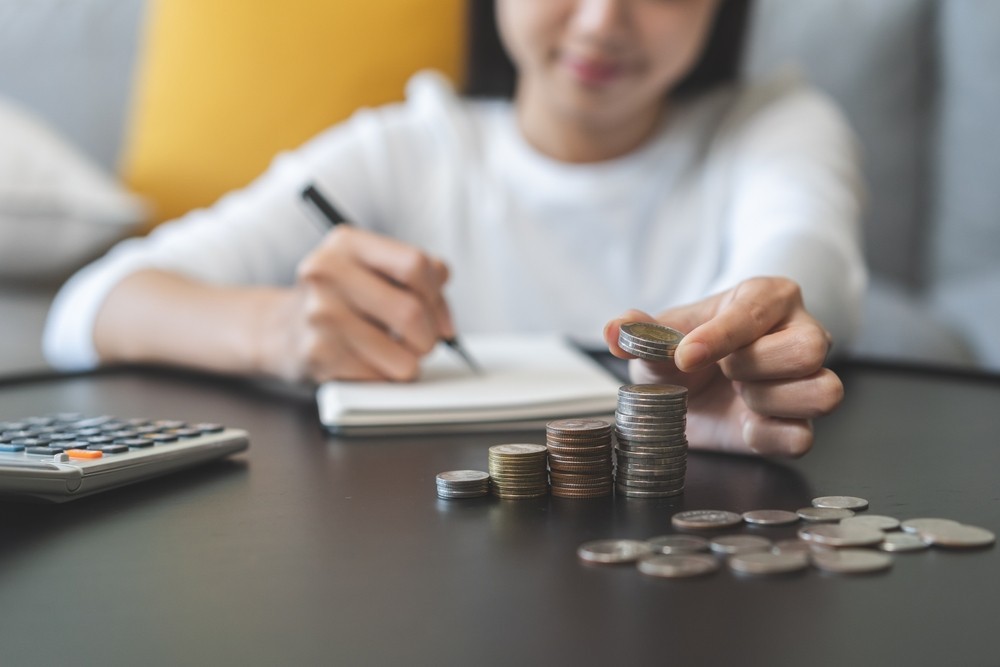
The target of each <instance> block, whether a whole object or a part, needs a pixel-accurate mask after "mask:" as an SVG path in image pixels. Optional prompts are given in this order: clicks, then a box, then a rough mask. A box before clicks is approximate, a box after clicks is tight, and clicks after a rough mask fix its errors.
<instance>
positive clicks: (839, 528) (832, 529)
mask: <svg viewBox="0 0 1000 667" xmlns="http://www.w3.org/2000/svg"><path fill="white" fill-rule="evenodd" d="M799 537H800V538H801V539H803V540H806V541H807V542H816V543H818V544H826V545H828V546H831V547H838V548H839V547H867V546H871V545H873V544H879V543H880V542H882V539H883V538H884V537H885V533H883V532H882V531H881V530H879V529H878V528H871V527H870V526H843V525H840V524H834V523H822V524H818V525H814V526H806V527H805V528H803V529H802V530H800V531H799Z"/></svg>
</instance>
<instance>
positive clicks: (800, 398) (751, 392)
mask: <svg viewBox="0 0 1000 667" xmlns="http://www.w3.org/2000/svg"><path fill="white" fill-rule="evenodd" d="M626 322H659V323H660V324H665V325H667V326H670V327H673V328H675V329H678V330H680V331H682V332H684V333H685V334H686V335H685V337H684V340H683V341H681V343H680V345H678V346H677V350H676V351H675V354H674V363H669V362H667V363H662V362H648V361H643V360H640V359H635V358H634V357H633V356H632V355H630V354H628V353H626V352H623V351H622V349H621V348H619V347H618V332H619V327H620V326H621V325H622V324H624V323H626ZM604 338H605V340H606V341H607V343H608V349H610V350H611V353H612V354H614V355H615V356H617V357H620V358H623V359H633V361H632V362H631V364H630V369H629V370H630V374H631V376H632V379H633V381H634V382H637V383H666V384H681V385H685V386H686V387H688V389H689V390H690V394H689V396H688V426H687V433H688V440H689V442H690V444H691V446H692V447H695V448H700V449H714V450H721V451H728V452H738V453H755V454H761V455H769V456H770V455H777V456H801V455H802V454H805V453H806V452H807V451H809V448H810V447H812V443H813V429H812V421H811V420H812V419H813V418H814V417H819V416H821V415H824V414H827V413H829V412H831V411H832V410H833V409H834V408H836V407H837V405H839V404H840V401H841V400H842V399H843V395H844V388H843V385H842V384H841V382H840V378H838V377H837V376H836V374H834V373H833V371H831V370H829V369H827V368H824V367H823V364H824V362H825V360H826V355H827V353H828V351H829V349H830V344H831V339H830V335H829V334H828V333H827V332H826V330H825V329H823V327H822V326H821V325H820V324H819V322H818V321H817V320H816V319H815V318H813V317H812V316H811V315H809V313H807V312H806V310H805V306H804V305H803V302H802V294H801V292H800V291H799V288H798V285H796V284H795V283H794V282H792V281H791V280H788V279H785V278H754V279H751V280H747V281H744V282H743V283H740V284H739V285H737V286H736V287H734V288H733V289H731V290H728V291H726V292H722V293H721V294H717V295H715V296H711V297H709V298H707V299H704V300H702V301H699V302H697V303H694V304H691V305H688V306H682V307H680V308H674V309H671V310H667V311H665V312H663V313H661V314H660V315H659V316H657V317H656V318H655V319H654V318H653V317H651V316H649V315H647V314H646V313H643V312H640V311H629V312H627V313H625V314H624V315H622V316H621V317H619V318H617V319H615V320H612V321H610V322H608V324H607V325H605V327H604Z"/></svg>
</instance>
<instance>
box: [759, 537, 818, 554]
mask: <svg viewBox="0 0 1000 667" xmlns="http://www.w3.org/2000/svg"><path fill="white" fill-rule="evenodd" d="M832 548H833V547H825V546H823V545H822V544H814V543H811V542H806V541H805V540H799V539H794V538H793V539H788V540H778V541H777V542H775V543H774V546H773V547H771V551H773V552H774V553H776V554H784V553H804V554H810V553H812V552H813V551H816V550H817V549H832Z"/></svg>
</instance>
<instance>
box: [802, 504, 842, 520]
mask: <svg viewBox="0 0 1000 667" xmlns="http://www.w3.org/2000/svg"><path fill="white" fill-rule="evenodd" d="M796 514H798V515H799V518H800V519H805V520H806V521H840V520H841V519H846V518H847V517H849V516H854V512H853V511H851V510H848V509H836V508H832V507H803V508H802V509H800V510H798V511H797V512H796Z"/></svg>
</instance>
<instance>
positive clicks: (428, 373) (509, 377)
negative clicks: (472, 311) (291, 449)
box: [317, 336, 621, 435]
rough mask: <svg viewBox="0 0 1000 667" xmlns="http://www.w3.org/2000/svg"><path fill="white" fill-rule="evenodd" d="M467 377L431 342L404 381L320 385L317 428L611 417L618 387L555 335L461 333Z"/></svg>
mask: <svg viewBox="0 0 1000 667" xmlns="http://www.w3.org/2000/svg"><path fill="white" fill-rule="evenodd" d="M462 345H463V346H464V347H465V348H466V349H467V350H468V351H469V352H470V353H471V355H472V357H473V358H474V359H475V360H476V362H477V363H478V364H479V365H480V366H481V367H482V369H483V372H482V373H481V374H476V373H473V372H472V371H471V370H470V369H469V368H468V366H466V365H465V364H464V363H463V362H462V360H461V358H460V357H459V356H458V355H457V354H455V352H454V351H452V350H450V349H449V348H447V347H445V346H444V345H439V346H438V347H437V349H435V350H434V351H433V352H432V353H431V354H429V355H428V356H427V358H426V359H424V362H423V365H422V368H421V374H420V378H419V379H418V380H417V381H416V382H410V383H390V382H327V383H325V384H322V385H320V387H319V390H318V392H317V402H318V404H319V416H320V420H321V421H322V422H323V424H324V426H326V427H327V428H328V429H330V430H331V431H333V432H335V433H339V434H344V435H362V434H370V435H383V434H392V433H435V432H446V431H483V430H497V431H500V430H513V429H527V428H531V429H534V428H539V427H541V426H543V425H544V424H545V422H546V421H549V420H551V419H558V418H562V417H580V416H588V415H611V414H612V413H613V412H614V411H615V406H616V405H617V402H618V386H619V385H620V384H621V382H620V381H619V380H618V379H616V378H615V377H614V376H613V375H611V374H610V373H609V372H608V371H606V370H605V369H604V368H602V367H601V366H600V364H598V363H597V362H595V361H594V360H593V359H591V358H590V357H588V356H587V355H586V354H585V353H583V352H581V351H580V350H578V349H577V348H576V347H575V346H573V345H572V344H571V343H569V342H568V341H566V340H564V339H562V338H559V337H556V336H463V337H462Z"/></svg>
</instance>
